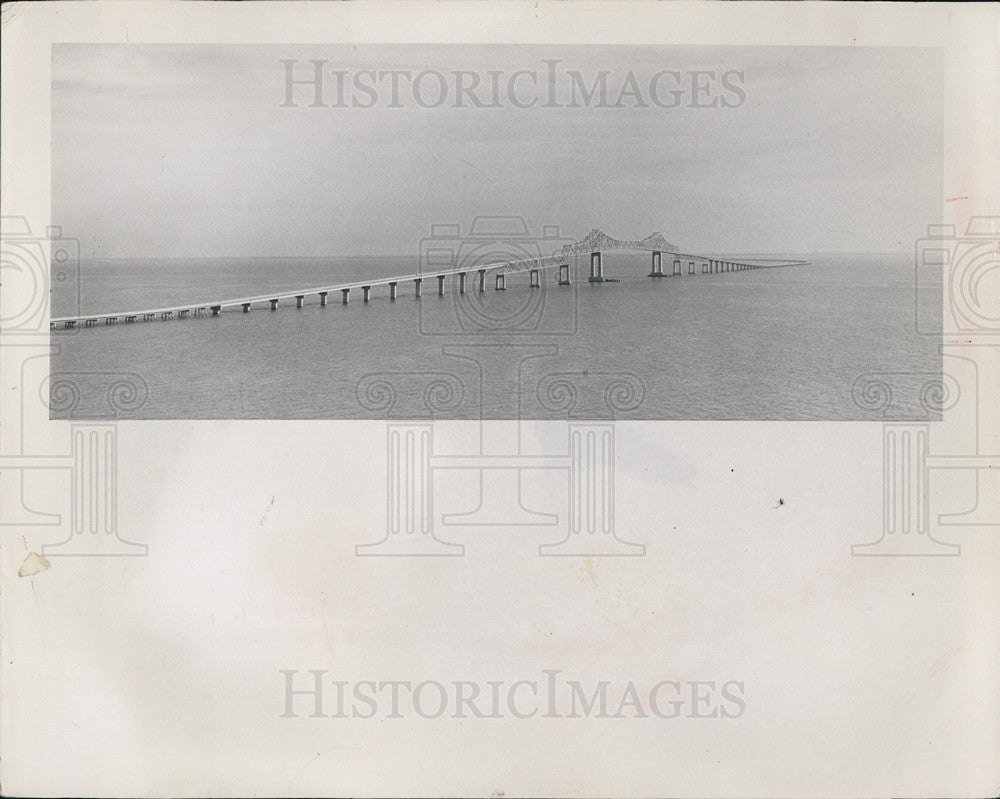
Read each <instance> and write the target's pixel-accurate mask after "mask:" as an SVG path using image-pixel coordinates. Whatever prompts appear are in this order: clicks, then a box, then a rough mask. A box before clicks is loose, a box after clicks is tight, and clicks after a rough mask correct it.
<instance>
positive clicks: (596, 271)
mask: <svg viewBox="0 0 1000 799" xmlns="http://www.w3.org/2000/svg"><path fill="white" fill-rule="evenodd" d="M589 282H591V283H603V282H604V264H603V262H602V261H601V253H600V250H598V251H597V252H592V253H591V254H590V278H589Z"/></svg>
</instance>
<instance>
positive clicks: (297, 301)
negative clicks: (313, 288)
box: [295, 294, 305, 308]
mask: <svg viewBox="0 0 1000 799" xmlns="http://www.w3.org/2000/svg"><path fill="white" fill-rule="evenodd" d="M304 299H305V295H304V294H296V295H295V307H296V308H301V307H302V301H303V300H304Z"/></svg>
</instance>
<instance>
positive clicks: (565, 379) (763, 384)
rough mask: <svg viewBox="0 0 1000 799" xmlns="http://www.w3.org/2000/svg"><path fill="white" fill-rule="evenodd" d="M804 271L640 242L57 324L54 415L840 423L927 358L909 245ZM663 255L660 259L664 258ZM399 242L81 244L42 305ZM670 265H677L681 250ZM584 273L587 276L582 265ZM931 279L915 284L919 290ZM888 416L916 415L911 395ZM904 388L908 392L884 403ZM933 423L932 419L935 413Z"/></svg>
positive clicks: (281, 271) (287, 281) (264, 282)
mask: <svg viewBox="0 0 1000 799" xmlns="http://www.w3.org/2000/svg"><path fill="white" fill-rule="evenodd" d="M800 257H804V258H808V259H810V260H811V261H812V263H811V264H810V265H809V266H792V267H785V268H775V269H763V270H756V271H748V272H736V273H727V274H721V275H702V274H700V270H699V274H697V275H694V276H688V275H687V274H685V275H684V276H683V277H680V278H673V277H672V278H663V279H651V278H648V277H647V276H646V275H647V273H648V272H649V268H650V267H649V255H648V254H645V255H635V256H631V255H624V254H618V253H613V254H610V255H606V257H605V275H606V276H608V277H616V278H619V279H620V282H618V283H604V284H599V285H592V284H589V283H587V282H586V273H585V259H581V262H580V264H579V265H577V268H578V269H579V272H578V273H577V274H576V275H575V282H574V285H573V286H571V287H559V286H557V285H556V284H555V279H556V278H555V271H554V270H547V271H544V272H542V282H543V288H541V289H530V288H529V286H528V276H527V275H526V274H522V275H511V276H508V278H507V290H506V291H494V290H493V285H492V283H493V281H492V278H490V281H489V283H488V285H487V291H486V292H485V293H482V294H480V293H479V292H478V291H475V290H474V286H473V280H472V276H470V280H469V289H470V290H469V293H467V294H466V295H465V296H464V297H459V296H458V295H457V294H456V293H455V292H456V291H457V286H456V285H455V283H456V281H457V279H456V278H452V277H449V278H448V279H447V280H446V291H447V296H445V297H438V296H437V280H436V279H434V277H433V276H430V277H428V278H425V280H424V282H423V284H422V289H423V292H422V293H423V296H422V297H421V298H420V299H419V300H418V299H416V298H415V297H414V296H413V295H414V291H413V284H412V283H405V284H404V283H401V284H400V286H399V298H398V299H397V300H396V301H395V302H390V301H389V299H388V289H387V288H386V287H377V288H376V289H375V290H374V296H373V299H372V301H371V302H370V303H368V304H364V303H362V302H361V301H360V300H361V292H360V291H357V290H355V291H353V292H352V297H351V302H350V304H348V305H343V304H341V301H340V300H341V298H340V295H339V292H338V293H337V295H336V296H334V295H331V296H330V298H329V300H330V304H329V305H328V306H327V307H325V308H321V307H320V306H319V300H318V298H317V297H315V296H313V297H309V298H307V300H306V306H305V308H303V309H302V310H297V309H295V307H294V303H292V302H291V301H288V302H286V303H284V304H283V305H282V306H280V307H279V309H278V311H277V312H274V313H271V312H270V311H268V310H267V309H266V308H255V309H254V310H253V311H252V312H251V313H250V314H248V315H247V314H242V313H240V312H239V309H237V310H235V311H227V312H224V313H223V314H221V315H220V316H219V317H217V318H213V317H211V316H207V317H198V318H191V319H186V320H174V321H165V322H161V321H156V322H152V323H147V324H132V325H124V324H119V325H116V326H107V327H105V326H100V327H93V328H85V329H82V330H77V331H67V332H66V333H63V331H53V335H52V338H53V343H54V344H57V345H58V346H59V353H58V354H57V355H53V358H52V367H51V368H52V373H53V374H52V381H51V390H52V402H51V408H50V413H51V416H52V418H62V419H65V418H106V417H108V416H123V417H126V418H137V419H215V418H234V419H244V418H251V419H256V418H261V419H302V418H318V419H360V418H387V417H388V418H452V419H476V418H497V419H510V418H518V417H520V418H525V419H565V418H568V417H570V418H589V419H600V418H629V419H720V420H721V419H744V420H766V419H773V420H799V419H801V420H852V419H878V418H881V414H882V412H883V410H884V406H881V405H880V404H879V403H878V402H875V403H874V404H870V403H866V402H865V401H860V402H859V401H858V395H857V389H856V387H855V390H854V392H853V393H852V386H853V385H854V383H855V381H856V379H857V378H858V377H859V376H861V375H863V374H866V373H879V372H892V373H912V374H913V375H917V376H918V377H917V378H914V379H919V380H925V379H931V376H933V375H940V372H941V360H940V355H939V354H938V345H939V338H937V339H936V338H934V337H928V336H925V335H919V334H918V333H917V332H916V330H915V326H914V306H915V288H914V285H913V272H912V265H911V262H910V261H909V259H908V258H907V257H905V256H902V257H901V256H886V255H871V256H864V255H851V256H844V255H834V256H831V255H811V256H810V255H807V256H800ZM671 262H672V260H671V259H670V258H669V257H667V256H666V255H665V256H664V261H663V263H664V269H665V270H666V271H668V272H669V271H670V268H671ZM417 269H418V264H417V260H416V259H415V258H412V259H411V258H402V257H385V258H349V259H348V258H342V259H256V260H254V259H242V260H228V259H227V260H213V261H206V260H161V261H139V262H123V261H104V262H100V261H94V262H90V263H85V264H83V265H82V267H81V280H80V294H79V299H78V300H77V299H76V296H75V292H74V291H73V290H72V289H71V288H69V284H71V283H72V281H66V283H64V284H54V285H55V288H54V291H53V315H54V316H58V315H61V314H71V313H74V312H75V310H76V306H77V304H79V307H80V309H81V310H82V311H83V312H85V313H95V314H96V313H100V312H110V311H123V310H133V309H136V310H138V309H142V308H148V307H158V306H160V307H162V306H170V305H179V304H183V303H188V302H190V303H204V302H207V301H209V300H225V299H230V298H234V297H241V296H247V295H256V294H264V293H266V292H268V291H275V292H278V291H290V290H295V289H300V288H306V287H313V286H322V285H330V284H335V283H340V282H350V281H353V280H361V279H366V278H368V277H370V278H372V279H378V278H379V277H386V276H391V275H398V274H404V273H408V272H416V271H417ZM684 272H685V273H686V272H687V265H686V263H685V265H684ZM581 277H582V278H583V280H582V282H581V280H580V278H581ZM928 288H929V287H924V290H928ZM894 402H895V403H896V406H897V407H895V408H894V413H895V418H901V417H907V418H919V419H926V418H928V410H927V408H926V407H924V406H921V405H919V404H917V403H916V401H915V399H913V398H909V399H908V398H903V399H901V400H899V399H894ZM899 402H904V403H905V402H910V403H911V404H912V407H899ZM935 418H936V417H935Z"/></svg>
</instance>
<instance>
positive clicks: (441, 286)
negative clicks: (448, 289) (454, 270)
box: [437, 275, 444, 297]
mask: <svg viewBox="0 0 1000 799" xmlns="http://www.w3.org/2000/svg"><path fill="white" fill-rule="evenodd" d="M437 279H438V296H439V297H443V296H444V275H438V276H437Z"/></svg>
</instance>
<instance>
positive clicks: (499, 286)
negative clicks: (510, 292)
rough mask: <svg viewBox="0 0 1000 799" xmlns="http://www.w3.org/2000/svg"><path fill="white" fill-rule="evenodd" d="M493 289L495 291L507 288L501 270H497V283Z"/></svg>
mask: <svg viewBox="0 0 1000 799" xmlns="http://www.w3.org/2000/svg"><path fill="white" fill-rule="evenodd" d="M494 290H495V291H506V290H507V279H506V278H505V277H504V274H503V272H497V284H496V287H495V289H494Z"/></svg>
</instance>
